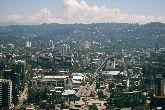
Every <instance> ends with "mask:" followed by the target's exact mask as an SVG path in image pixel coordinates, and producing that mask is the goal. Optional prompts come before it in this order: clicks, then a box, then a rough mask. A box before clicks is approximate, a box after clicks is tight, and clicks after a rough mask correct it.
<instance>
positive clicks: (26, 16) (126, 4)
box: [0, 0, 165, 24]
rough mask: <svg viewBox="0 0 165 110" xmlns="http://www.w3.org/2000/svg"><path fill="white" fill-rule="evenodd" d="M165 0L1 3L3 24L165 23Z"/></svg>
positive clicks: (17, 0) (4, 0)
mask: <svg viewBox="0 0 165 110" xmlns="http://www.w3.org/2000/svg"><path fill="white" fill-rule="evenodd" d="M164 11H165V0H1V1H0V22H7V21H16V22H19V23H29V24H38V23H93V22H111V21H112V22H129V23H130V22H134V23H148V22H156V21H160V22H165V12H164Z"/></svg>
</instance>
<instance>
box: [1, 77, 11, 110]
mask: <svg viewBox="0 0 165 110" xmlns="http://www.w3.org/2000/svg"><path fill="white" fill-rule="evenodd" d="M11 108H12V81H11V80H7V79H0V109H1V110H10V109H11Z"/></svg>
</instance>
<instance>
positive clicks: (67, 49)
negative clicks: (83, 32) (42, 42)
mask: <svg viewBox="0 0 165 110" xmlns="http://www.w3.org/2000/svg"><path fill="white" fill-rule="evenodd" d="M68 55H70V46H69V45H68V44H63V45H62V46H61V56H68Z"/></svg>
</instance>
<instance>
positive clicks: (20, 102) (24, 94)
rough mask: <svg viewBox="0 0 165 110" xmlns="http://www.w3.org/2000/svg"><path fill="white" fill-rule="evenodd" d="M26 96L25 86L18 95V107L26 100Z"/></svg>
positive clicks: (26, 87) (26, 89)
mask: <svg viewBox="0 0 165 110" xmlns="http://www.w3.org/2000/svg"><path fill="white" fill-rule="evenodd" d="M27 96H28V85H25V87H24V91H23V92H21V93H20V95H19V97H18V100H19V107H21V105H22V104H23V101H24V100H25V99H26V98H27Z"/></svg>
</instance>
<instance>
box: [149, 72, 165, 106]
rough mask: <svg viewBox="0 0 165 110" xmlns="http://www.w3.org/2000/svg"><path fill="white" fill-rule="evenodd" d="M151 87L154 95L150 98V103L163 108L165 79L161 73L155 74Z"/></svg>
mask: <svg viewBox="0 0 165 110" xmlns="http://www.w3.org/2000/svg"><path fill="white" fill-rule="evenodd" d="M153 87H154V96H153V98H152V100H151V105H152V106H153V107H164V108H165V79H164V78H163V76H162V74H156V77H155V81H154V85H153Z"/></svg>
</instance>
